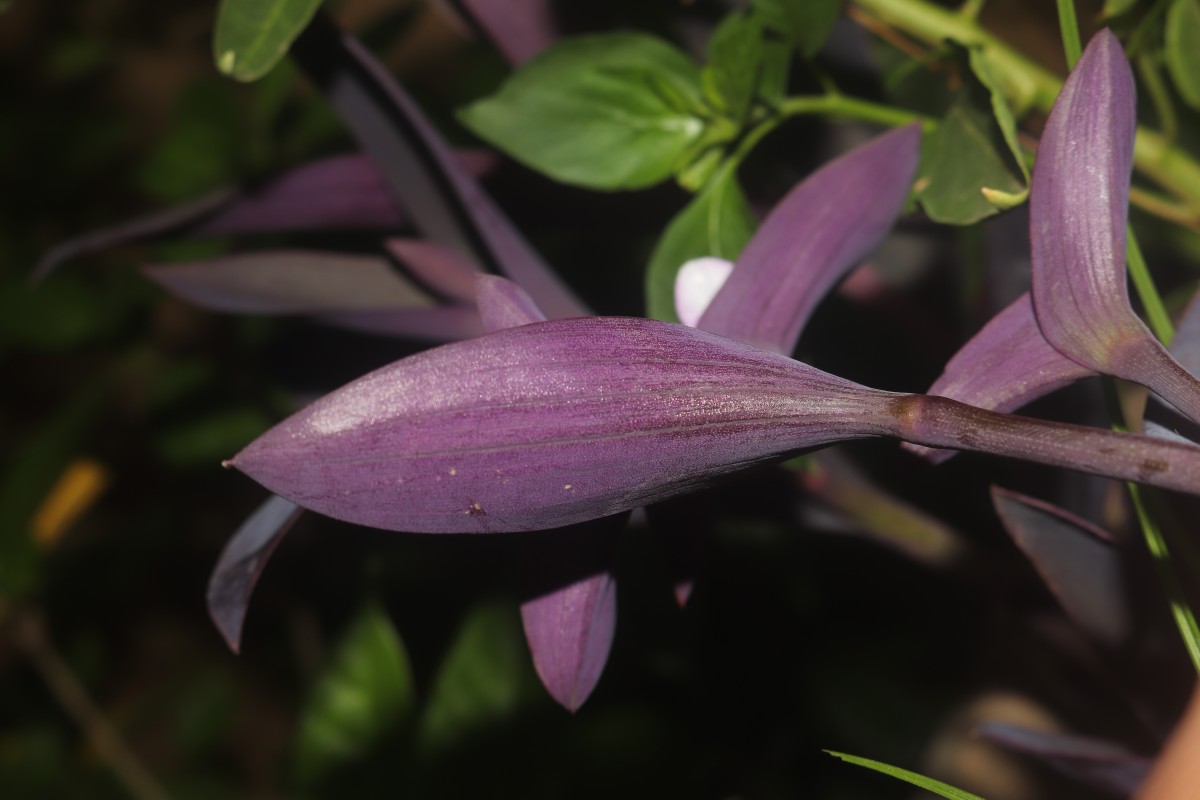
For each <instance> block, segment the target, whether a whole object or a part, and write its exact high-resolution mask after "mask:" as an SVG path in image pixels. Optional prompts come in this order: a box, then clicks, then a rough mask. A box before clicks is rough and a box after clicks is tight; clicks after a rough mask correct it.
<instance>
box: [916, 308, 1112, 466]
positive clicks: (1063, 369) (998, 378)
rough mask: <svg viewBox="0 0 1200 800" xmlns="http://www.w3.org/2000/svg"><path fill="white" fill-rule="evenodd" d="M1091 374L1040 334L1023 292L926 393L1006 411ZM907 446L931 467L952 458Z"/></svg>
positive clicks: (946, 453) (965, 347)
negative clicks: (923, 458)
mask: <svg viewBox="0 0 1200 800" xmlns="http://www.w3.org/2000/svg"><path fill="white" fill-rule="evenodd" d="M1090 375H1095V373H1094V372H1093V371H1092V370H1090V369H1087V368H1086V367H1082V366H1080V365H1079V364H1076V363H1075V362H1074V361H1072V360H1071V359H1069V358H1067V357H1066V356H1064V355H1063V354H1062V353H1060V352H1058V351H1057V350H1055V349H1054V348H1053V347H1051V346H1050V344H1049V342H1047V341H1046V339H1045V337H1043V336H1042V332H1041V330H1039V328H1038V326H1037V321H1036V320H1035V319H1034V317H1033V305H1032V303H1031V302H1030V299H1029V294H1028V293H1026V294H1023V295H1021V296H1020V297H1019V298H1017V300H1016V301H1015V302H1014V303H1012V305H1010V306H1009V307H1008V308H1006V309H1004V310H1003V311H1001V312H1000V313H999V314H997V315H996V316H994V317H992V319H991V321H989V322H988V323H987V324H986V325H984V326H983V329H982V330H980V331H979V333H977V334H975V336H973V337H972V338H971V340H970V341H968V342H967V343H966V344H965V345H963V347H962V348H961V349H960V350H959V351H958V352H957V353H955V354H954V357H953V358H951V359H950V361H949V362H947V364H946V368H945V369H944V370H943V371H942V374H941V376H940V377H938V379H937V380H936V381H934V382H933V386H930V387H929V392H928V394H935V395H938V396H940V397H949V398H951V399H953V400H958V401H959V402H962V403H966V404H967V405H972V406H978V407H980V408H987V409H991V410H993V411H1004V412H1008V411H1015V410H1016V409H1018V408H1020V407H1021V406H1024V405H1025V404H1026V403H1030V402H1033V401H1034V400H1036V399H1037V398H1039V397H1042V396H1044V395H1047V394H1049V393H1050V392H1053V391H1055V390H1057V389H1061V388H1062V387H1064V386H1067V385H1069V384H1071V383H1074V382H1075V381H1077V380H1080V379H1081V378H1086V377H1088V376H1090ZM905 448H906V449H908V450H911V451H912V452H914V453H917V454H919V455H922V456H924V457H926V458H928V459H929V460H930V461H933V462H934V463H940V462H942V461H945V460H946V459H947V458H950V457H951V456H952V455H954V451H952V450H930V449H929V448H926V447H917V446H914V445H905Z"/></svg>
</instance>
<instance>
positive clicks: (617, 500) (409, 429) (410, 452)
mask: <svg viewBox="0 0 1200 800" xmlns="http://www.w3.org/2000/svg"><path fill="white" fill-rule="evenodd" d="M895 398H896V395H893V394H891V393H889V392H880V391H876V390H872V389H866V388H864V387H861V386H858V385H857V384H854V383H851V382H850V381H846V380H843V379H840V378H836V377H833V376H831V375H827V374H825V373H822V372H820V371H819V370H816V369H814V368H812V367H809V366H807V365H804V364H801V363H799V362H796V361H792V360H790V359H787V358H784V357H782V356H778V355H774V354H771V353H767V352H764V351H761V350H757V349H755V348H752V347H749V346H746V345H743V344H739V343H737V342H734V341H731V340H728V339H725V338H723V337H719V336H714V335H712V334H708V333H704V332H701V331H697V330H694V329H691V328H686V327H683V326H679V325H671V324H667V323H660V322H655V321H651V320H643V319H627V318H603V317H600V318H595V317H593V318H581V319H568V320H554V321H550V322H542V323H535V324H532V325H525V326H522V327H519V328H509V329H506V330H502V331H497V332H495V333H491V334H489V335H487V336H484V337H481V338H478V339H473V340H470V341H466V342H457V343H454V344H450V345H445V346H443V347H440V348H437V349H434V350H430V351H426V352H424V353H420V354H418V355H415V356H412V357H410V358H407V359H404V360H403V361H400V362H397V363H395V364H392V365H390V366H388V367H384V368H383V369H381V370H377V371H376V372H374V373H371V374H369V375H367V376H365V377H363V378H361V379H359V380H357V381H354V382H353V383H351V384H349V385H347V386H345V387H343V388H342V389H340V390H338V391H336V392H334V393H333V394H331V395H328V396H327V397H325V398H323V399H321V400H319V401H317V402H316V403H314V404H312V405H311V406H309V407H308V408H306V409H303V410H302V411H300V412H299V413H297V414H296V415H294V416H292V417H291V418H289V419H287V420H285V421H284V422H282V423H280V424H279V425H277V426H276V427H275V428H273V429H272V430H270V431H268V432H267V433H266V434H264V435H263V436H262V437H260V438H259V439H257V440H256V441H255V442H253V443H252V444H251V445H250V446H248V447H247V448H246V449H245V450H243V451H242V452H241V453H239V454H238V455H237V456H236V457H235V458H234V459H232V461H231V464H232V465H233V466H235V467H237V468H239V469H241V470H242V471H244V472H246V473H247V474H249V475H250V476H251V477H253V478H254V479H255V480H257V481H259V482H260V483H262V484H263V485H265V486H267V487H268V488H270V489H271V490H272V491H275V492H277V493H279V494H282V495H283V496H285V497H288V498H290V499H292V500H293V501H294V502H297V503H299V504H300V505H302V506H305V507H306V508H312V509H314V510H316V511H319V512H321V513H323V514H328V515H329V516H332V517H336V518H339V519H345V520H349V521H353V522H358V523H361V524H365V525H371V526H374V527H379V528H386V529H391V530H409V531H427V532H492V531H497V532H498V531H514V530H534V529H545V528H554V527H561V526H564V525H568V524H571V523H575V522H582V521H585V520H589V519H594V518H597V517H601V516H607V515H609V514H614V513H617V512H619V511H623V510H628V509H631V508H634V507H636V506H639V505H644V504H646V503H649V502H653V501H656V500H660V499H663V498H666V497H671V496H674V495H678V494H682V493H684V492H687V491H690V490H692V489H695V488H698V487H699V486H702V485H705V484H707V483H709V482H711V481H712V480H714V479H716V478H718V477H720V476H721V475H724V474H726V473H730V472H734V471H737V470H741V469H745V468H746V467H749V466H751V465H753V464H756V463H759V462H762V461H765V460H768V459H773V458H778V457H780V456H782V455H786V454H789V453H792V452H796V451H799V450H803V449H805V448H810V447H817V446H820V445H823V444H827V443H829V442H833V441H839V440H843V439H852V438H862V437H867V436H874V435H881V434H886V433H887V432H888V430H889V428H890V427H892V422H891V420H892V417H891V404H892V403H893V402H894V399H895ZM1160 446H1162V447H1166V446H1168V445H1166V444H1162V445H1160Z"/></svg>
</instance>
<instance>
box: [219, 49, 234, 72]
mask: <svg viewBox="0 0 1200 800" xmlns="http://www.w3.org/2000/svg"><path fill="white" fill-rule="evenodd" d="M236 62H237V55H236V54H235V53H234V52H233V51H232V50H226V51H225V52H224V53H221V55H220V57H218V58H217V69H219V70H221V72H222V73H223V74H225V75H232V74H233V65H234V63H236Z"/></svg>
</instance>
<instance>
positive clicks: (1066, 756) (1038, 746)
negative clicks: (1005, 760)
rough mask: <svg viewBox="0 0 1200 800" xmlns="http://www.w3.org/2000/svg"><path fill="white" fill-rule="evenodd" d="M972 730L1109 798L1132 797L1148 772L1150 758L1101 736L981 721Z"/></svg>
mask: <svg viewBox="0 0 1200 800" xmlns="http://www.w3.org/2000/svg"><path fill="white" fill-rule="evenodd" d="M975 733H976V735H977V736H979V737H981V738H983V739H986V740H988V741H990V742H995V743H996V744H998V745H1000V746H1001V747H1004V748H1006V749H1008V750H1012V751H1014V752H1018V753H1024V754H1025V755H1028V756H1031V757H1032V758H1035V759H1037V760H1038V761H1040V762H1042V763H1043V764H1045V765H1047V766H1049V767H1051V768H1053V769H1055V770H1057V771H1058V772H1060V773H1062V774H1063V775H1066V776H1067V777H1069V778H1072V779H1074V780H1076V781H1079V782H1080V783H1083V784H1086V785H1088V786H1090V787H1092V788H1093V789H1097V790H1099V791H1102V792H1104V793H1105V794H1106V795H1108V796H1111V797H1133V794H1134V793H1135V792H1136V791H1137V790H1138V787H1139V786H1141V784H1142V781H1143V780H1144V779H1145V778H1146V775H1147V774H1149V772H1150V765H1151V761H1150V759H1148V758H1146V757H1145V756H1139V755H1137V754H1135V753H1131V752H1130V751H1129V750H1127V749H1126V748H1124V747H1122V746H1121V745H1118V744H1113V743H1112V742H1107V741H1104V740H1102V739H1091V738H1088V737H1084V736H1073V735H1070V734H1065V733H1048V732H1045V731H1035V730H1031V729H1029V728H1022V727H1020V726H1017V725H1010V724H1008V723H1003V722H987V723H984V724H983V725H981V726H979V728H977V729H976V731H975Z"/></svg>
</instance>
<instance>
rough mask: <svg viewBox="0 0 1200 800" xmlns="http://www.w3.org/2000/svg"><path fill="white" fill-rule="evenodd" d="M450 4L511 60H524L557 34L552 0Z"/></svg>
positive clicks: (485, 0)
mask: <svg viewBox="0 0 1200 800" xmlns="http://www.w3.org/2000/svg"><path fill="white" fill-rule="evenodd" d="M453 5H454V6H455V7H456V8H458V9H459V10H460V11H461V13H462V14H463V15H464V16H465V17H467V18H468V19H469V20H470V21H471V22H473V23H474V25H475V26H476V27H477V28H479V29H480V30H482V31H483V33H484V35H485V36H487V38H488V39H490V40H491V41H492V43H493V44H495V45H496V47H497V49H499V50H500V52H501V53H502V54H503V55H504V57H505V58H506V59H508V63H510V64H524V63H525V62H526V61H528V60H529V59H531V58H533V57H534V56H536V55H537V54H538V53H540V52H542V51H543V50H545V49H546V48H547V47H549V46H550V45H551V44H553V43H554V42H555V41H557V39H558V37H559V32H558V25H557V24H556V20H555V18H554V4H553V3H552V2H551V0H455V2H454V3H453Z"/></svg>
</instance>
